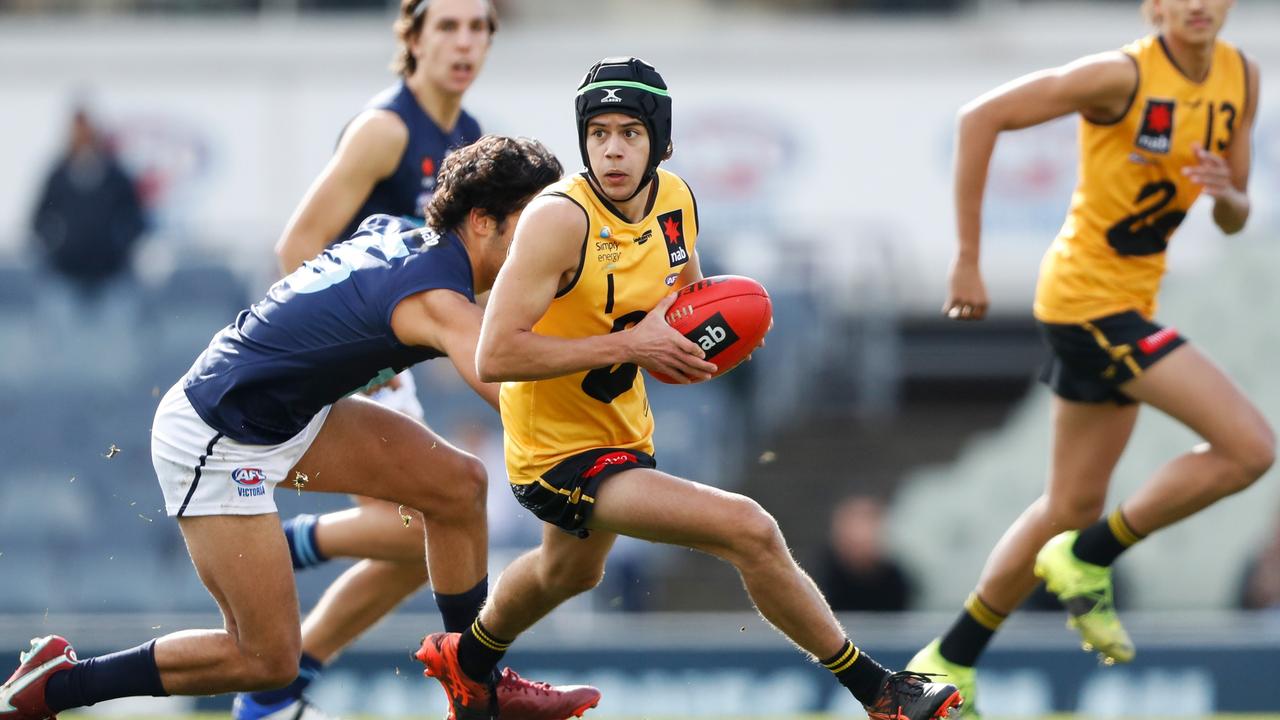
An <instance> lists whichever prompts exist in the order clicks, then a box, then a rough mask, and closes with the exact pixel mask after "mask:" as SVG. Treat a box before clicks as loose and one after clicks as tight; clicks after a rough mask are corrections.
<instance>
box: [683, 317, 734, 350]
mask: <svg viewBox="0 0 1280 720" xmlns="http://www.w3.org/2000/svg"><path fill="white" fill-rule="evenodd" d="M685 337H687V338H689V339H690V340H692V341H694V342H696V343H698V347H700V348H702V352H704V353H706V354H707V359H708V360H710V359H711V358H713V357H715V356H716V355H718V354H720V351H721V350H724V349H725V348H727V347H729V346H730V345H732V344H734V343H736V342H738V334H737V333H735V332H734V331H733V328H731V327H729V323H727V322H725V319H724V315H723V314H722V313H716V314H715V315H712V316H711V317H709V318H707V321H706V322H704V323H702V324H701V325H699V326H698V329H697V330H694V331H693V332H691V333H689V334H688V335H685Z"/></svg>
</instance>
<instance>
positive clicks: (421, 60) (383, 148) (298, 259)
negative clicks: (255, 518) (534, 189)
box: [232, 0, 497, 720]
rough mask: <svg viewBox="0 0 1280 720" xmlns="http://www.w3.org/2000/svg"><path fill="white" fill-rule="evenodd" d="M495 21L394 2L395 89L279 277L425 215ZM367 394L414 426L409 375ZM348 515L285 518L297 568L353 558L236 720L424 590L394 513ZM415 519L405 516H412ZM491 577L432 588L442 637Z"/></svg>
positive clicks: (367, 503) (446, 7)
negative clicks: (273, 684)
mask: <svg viewBox="0 0 1280 720" xmlns="http://www.w3.org/2000/svg"><path fill="white" fill-rule="evenodd" d="M496 28H497V17H496V15H495V13H494V8H493V5H492V4H491V2H490V1H489V0H401V1H400V10H399V14H398V15H397V19H396V22H395V25H394V32H395V35H396V40H397V42H396V46H397V47H396V53H395V57H394V60H393V62H392V65H391V69H392V70H393V71H394V72H395V73H396V74H397V75H398V76H399V79H398V80H397V82H396V83H395V84H393V85H392V86H391V87H388V88H386V89H385V90H383V91H382V92H380V93H378V94H377V95H376V96H374V97H373V98H372V99H371V100H370V101H369V102H368V104H367V105H366V106H365V107H364V108H363V109H362V110H361V111H360V112H359V113H358V114H357V115H356V116H355V117H354V118H352V120H351V121H350V122H349V123H348V124H347V126H346V127H345V128H344V129H343V131H342V134H341V137H340V139H339V141H338V146H337V149H336V150H335V151H334V153H333V156H332V158H331V159H330V160H329V162H328V164H327V165H326V166H325V168H324V170H323V171H322V172H321V173H320V174H319V176H317V177H316V179H315V181H314V182H313V183H312V186H311V188H310V190H309V191H308V192H307V193H306V195H305V196H304V197H303V198H302V200H301V201H300V202H299V204H298V207H297V209H296V210H294V213H293V217H292V218H291V219H290V221H289V223H288V226H287V227H286V228H285V231H284V233H283V235H282V236H281V238H280V240H279V243H278V244H277V246H276V254H277V256H278V259H279V262H280V267H281V270H282V272H283V274H288V273H290V272H292V271H294V270H296V269H297V268H298V267H300V266H301V265H302V263H303V262H305V261H307V260H310V259H312V258H314V257H315V256H316V255H318V254H319V253H320V252H321V251H323V250H324V249H325V247H327V246H328V245H330V244H332V243H335V242H340V241H342V240H345V239H347V238H348V237H350V236H351V234H352V233H353V232H354V231H355V229H356V226H357V225H358V224H359V223H360V221H361V220H362V219H364V218H366V217H369V216H370V215H375V214H387V215H392V216H397V217H421V216H422V215H423V213H424V208H426V206H427V204H428V203H429V202H430V201H431V196H432V194H433V193H434V192H435V190H436V183H437V181H438V178H437V173H438V172H439V169H440V167H441V165H442V163H443V162H444V158H445V156H446V155H447V154H448V153H449V152H450V151H452V150H454V149H456V148H459V147H463V146H465V145H468V144H470V143H472V142H475V141H476V139H477V138H479V137H480V134H481V132H480V126H479V124H478V123H477V122H476V120H475V118H473V117H472V116H471V115H470V114H469V113H467V112H466V111H465V110H464V109H463V108H462V100H463V95H464V94H465V93H466V91H467V90H468V89H469V88H470V87H471V84H472V83H473V82H474V81H475V79H476V77H477V76H478V75H479V73H480V70H481V69H482V68H483V66H484V61H485V56H486V55H487V54H488V51H489V47H490V45H491V42H492V37H493V34H494V31H495V30H496ZM366 394H367V395H368V396H369V397H371V398H372V399H373V400H374V401H376V402H379V403H381V404H383V405H385V406H387V407H390V408H392V409H395V410H399V411H401V412H405V413H408V414H409V415H411V416H413V417H415V418H417V419H419V420H422V419H423V412H422V405H421V404H420V403H419V401H418V393H417V387H416V386H415V383H414V379H413V375H412V373H410V372H408V371H405V372H402V373H400V374H398V375H396V376H395V377H394V378H390V379H388V381H387V382H386V383H383V384H381V385H378V386H372V387H370V388H368V389H367V390H366ZM352 499H353V500H354V503H355V506H354V507H352V508H350V509H347V510H343V511H340V512H331V513H328V514H325V515H322V516H317V515H314V514H311V513H303V514H300V515H296V516H294V517H292V518H289V519H287V520H285V522H284V529H285V535H286V538H287V539H288V541H289V552H290V555H291V557H292V559H293V563H294V567H295V568H297V569H304V568H309V567H314V566H317V565H319V564H322V563H324V562H326V561H328V560H329V559H331V558H337V557H344V558H354V559H357V560H358V561H359V562H357V563H356V564H355V565H353V566H352V567H350V568H348V569H347V570H346V571H345V572H344V573H343V574H342V576H341V577H340V578H339V579H338V580H337V581H335V582H334V583H333V584H332V585H331V586H330V587H329V589H328V591H327V592H326V593H325V595H324V597H323V598H322V599H321V601H320V602H319V603H318V604H317V605H316V607H315V608H314V609H313V610H311V611H310V612H309V613H308V614H307V616H306V619H305V621H304V622H303V627H302V656H301V659H300V661H299V670H298V680H297V681H296V682H294V683H292V684H290V686H289V687H288V688H285V689H282V690H277V691H270V692H265V693H257V694H243V695H240V696H238V697H237V698H236V702H235V707H234V710H233V713H232V714H233V716H234V720H259V719H260V718H265V717H270V716H271V715H273V714H274V713H276V712H285V715H286V717H291V715H289V714H288V712H287V711H288V708H289V704H290V703H291V702H292V703H303V702H305V701H304V700H303V691H304V690H305V689H306V687H307V685H308V684H309V683H310V682H311V681H312V680H314V678H315V677H317V676H318V674H319V673H320V671H321V670H322V669H323V667H324V666H325V665H326V664H327V663H329V662H331V661H332V660H333V658H334V657H335V656H336V655H337V654H338V653H339V652H341V651H342V649H343V648H345V647H346V646H347V645H349V644H350V643H351V642H353V641H354V640H355V639H356V638H357V637H358V636H359V635H360V634H361V633H362V632H364V630H366V629H367V628H368V627H369V626H371V625H373V624H374V623H375V622H377V621H378V620H379V619H380V618H382V617H383V616H384V615H386V614H387V613H388V612H390V611H391V610H392V609H393V608H395V607H396V606H397V605H399V604H400V602H401V601H402V600H404V599H405V598H406V597H408V596H409V595H411V594H413V593H414V592H417V591H418V590H419V589H420V588H421V587H422V586H423V585H424V584H425V583H426V582H427V571H426V565H425V563H424V562H423V559H422V552H423V551H422V543H421V542H418V541H417V540H415V539H414V538H413V536H412V534H409V533H404V532H402V530H403V527H402V526H401V521H400V513H399V509H398V508H397V507H396V505H395V504H394V503H387V502H383V501H381V500H377V499H374V498H370V497H367V496H363V495H356V496H353V498H352ZM411 514H412V513H411ZM488 586H489V582H488V578H487V577H484V578H481V580H480V581H479V582H478V583H477V584H476V586H475V587H468V588H463V589H462V590H460V591H456V592H452V591H450V590H449V589H447V588H446V589H443V590H442V589H441V586H439V585H437V586H436V588H435V589H436V592H437V595H436V599H437V602H438V604H439V606H440V608H441V611H442V613H443V615H444V616H445V624H446V625H447V626H450V627H458V628H459V629H461V627H465V626H466V625H467V623H469V622H470V620H471V618H472V617H474V614H475V612H476V610H477V608H479V606H480V604H481V603H483V602H484V599H485V597H486V596H487V594H488Z"/></svg>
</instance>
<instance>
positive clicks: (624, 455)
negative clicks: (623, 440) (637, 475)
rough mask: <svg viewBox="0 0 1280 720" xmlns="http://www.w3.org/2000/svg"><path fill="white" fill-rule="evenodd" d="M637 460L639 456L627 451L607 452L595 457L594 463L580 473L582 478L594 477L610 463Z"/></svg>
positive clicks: (635, 461) (616, 463) (618, 463)
mask: <svg viewBox="0 0 1280 720" xmlns="http://www.w3.org/2000/svg"><path fill="white" fill-rule="evenodd" d="M638 462H640V458H638V457H636V456H635V454H634V453H629V452H626V451H619V452H615V453H609V454H608V455H601V456H600V457H598V458H596V463H595V465H592V466H591V469H590V470H588V471H586V472H584V473H582V477H584V478H592V477H595V476H596V475H599V474H600V471H601V470H604V469H605V468H607V467H609V466H610V465H621V464H623V463H638Z"/></svg>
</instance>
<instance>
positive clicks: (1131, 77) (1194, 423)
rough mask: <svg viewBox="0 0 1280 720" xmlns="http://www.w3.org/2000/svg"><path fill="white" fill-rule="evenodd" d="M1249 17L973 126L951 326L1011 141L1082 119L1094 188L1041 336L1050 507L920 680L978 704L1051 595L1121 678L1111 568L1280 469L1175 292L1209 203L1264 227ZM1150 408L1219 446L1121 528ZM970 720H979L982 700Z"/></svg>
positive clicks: (983, 300)
mask: <svg viewBox="0 0 1280 720" xmlns="http://www.w3.org/2000/svg"><path fill="white" fill-rule="evenodd" d="M1232 5H1233V2H1232V0H1154V1H1150V2H1148V3H1147V5H1146V7H1145V8H1144V9H1145V11H1146V13H1147V17H1148V19H1149V20H1150V21H1151V22H1152V24H1153V25H1154V26H1155V28H1156V30H1157V31H1156V33H1155V34H1153V35H1150V36H1148V37H1145V38H1142V39H1141V40H1138V41H1137V42H1134V43H1132V44H1131V45H1128V46H1126V47H1124V48H1123V49H1121V50H1120V51H1118V52H1105V53H1101V54H1098V55H1090V56H1087V57H1084V58H1081V59H1079V60H1076V61H1075V62H1072V63H1070V64H1067V65H1064V66H1062V67H1059V68H1054V69H1051V70H1045V71H1042V72H1037V73H1033V74H1031V75H1028V76H1026V77H1023V78H1020V79H1018V80H1015V81H1013V82H1011V83H1009V84H1007V85H1004V86H1001V87H999V88H996V89H995V90H993V91H991V92H990V93H987V94H986V95H983V96H982V97H980V98H978V99H977V100H975V101H973V102H972V103H970V104H969V105H967V106H965V108H964V109H963V110H962V111H961V113H960V118H959V128H958V134H957V143H956V160H955V207H956V228H957V232H958V234H959V244H958V250H957V254H956V257H955V260H954V262H953V264H952V269H951V279H950V283H951V285H950V294H949V297H948V299H947V302H946V305H945V306H944V308H943V311H944V312H945V313H946V314H947V316H948V317H951V318H955V319H958V320H979V319H981V318H982V317H983V315H984V314H985V313H986V311H987V293H986V290H985V288H984V287H983V283H982V274H981V272H980V270H979V265H978V248H979V239H980V236H981V225H982V222H981V208H982V195H983V189H984V185H985V183H986V177H987V166H988V163H989V161H990V159H991V153H992V150H993V148H994V146H995V142H996V136H997V135H998V134H999V133H1000V132H1001V131H1004V130H1016V129H1019V128H1025V127H1030V126H1032V125H1036V124H1039V123H1043V122H1045V121H1048V120H1051V119H1053V118H1056V117H1059V116H1061V115H1065V114H1067V113H1078V114H1079V115H1080V118H1081V119H1080V152H1081V158H1080V165H1079V167H1080V171H1079V172H1080V177H1079V185H1078V187H1077V188H1076V191H1075V194H1074V196H1073V197H1072V200H1071V208H1070V210H1069V212H1068V215H1067V219H1066V222H1065V223H1064V224H1063V226H1062V230H1061V231H1060V232H1059V234H1058V237H1057V238H1056V239H1055V240H1054V241H1053V244H1052V245H1050V247H1049V250H1048V252H1046V253H1045V256H1044V260H1043V262H1042V264H1041V266H1040V280H1039V284H1038V286H1037V290H1036V298H1035V317H1036V320H1037V321H1038V323H1039V325H1040V327H1041V329H1042V331H1043V335H1044V337H1045V339H1046V341H1047V342H1048V345H1049V347H1050V349H1051V359H1050V360H1049V362H1048V364H1047V365H1046V367H1045V368H1044V372H1043V373H1042V375H1041V379H1042V380H1043V381H1044V382H1045V383H1046V384H1048V385H1049V387H1050V388H1051V389H1052V391H1053V393H1054V395H1055V397H1054V399H1053V453H1052V459H1051V465H1050V473H1049V479H1048V484H1047V487H1046V489H1045V491H1044V494H1043V495H1042V496H1041V497H1040V498H1039V499H1038V500H1036V501H1035V502H1034V503H1032V505H1031V506H1030V507H1029V508H1027V509H1026V511H1024V512H1023V513H1022V515H1021V517H1019V518H1018V519H1017V520H1016V521H1015V522H1014V523H1013V525H1012V526H1011V527H1010V528H1009V529H1008V531H1006V532H1005V534H1004V537H1002V538H1001V539H1000V541H999V543H998V544H997V545H996V547H995V549H994V550H993V551H992V553H991V555H990V557H989V558H988V559H987V564H986V567H985V569H984V570H983V571H982V576H981V577H980V578H979V580H978V586H977V588H976V590H975V591H974V592H973V594H971V595H970V596H969V599H968V600H967V601H966V602H965V607H964V611H963V612H962V613H961V614H960V616H959V618H958V619H957V620H956V622H955V624H954V625H953V626H952V627H951V628H950V630H948V631H947V633H946V634H945V635H943V636H942V637H941V638H939V639H938V640H936V641H934V642H933V643H931V644H930V645H928V646H927V647H925V648H924V649H923V650H921V651H920V653H919V654H917V655H916V657H915V658H914V659H913V660H912V661H911V662H910V663H909V664H908V667H909V668H910V669H912V670H918V671H921V672H941V673H946V675H947V676H948V677H949V678H950V679H952V680H953V681H955V682H956V684H957V685H958V686H960V689H961V692H965V690H966V688H967V689H970V690H971V689H972V687H973V682H974V670H973V666H974V664H975V663H976V661H977V659H978V656H979V655H980V654H981V652H982V651H983V649H984V648H985V647H986V645H987V643H988V642H989V641H990V639H991V637H992V635H993V634H994V633H995V631H996V629H997V628H999V626H1000V623H1001V622H1002V621H1003V620H1004V619H1005V617H1006V616H1007V615H1008V614H1009V613H1010V612H1011V611H1012V610H1013V609H1015V608H1016V607H1018V605H1019V604H1020V603H1021V602H1022V601H1023V599H1025V598H1026V597H1027V595H1028V594H1030V592H1031V591H1032V590H1033V589H1034V587H1035V585H1036V582H1037V578H1040V579H1043V580H1044V581H1045V583H1046V585H1047V587H1048V589H1049V590H1050V591H1051V592H1053V593H1055V594H1056V595H1057V596H1058V598H1059V599H1060V600H1062V602H1063V604H1064V605H1065V606H1066V608H1067V612H1068V614H1069V620H1068V624H1069V626H1071V627H1072V628H1074V629H1075V630H1076V631H1078V632H1079V633H1080V635H1081V638H1082V644H1083V646H1084V648H1085V649H1086V650H1087V651H1089V650H1096V651H1097V652H1098V653H1099V654H1100V656H1101V657H1102V659H1103V661H1104V662H1105V663H1107V664H1110V663H1114V662H1128V661H1129V660H1131V659H1132V658H1133V655H1134V648H1133V644H1132V643H1131V642H1130V640H1129V636H1128V634H1127V633H1126V632H1125V631H1124V628H1123V627H1122V626H1121V625H1120V622H1119V620H1118V619H1117V617H1116V613H1115V607H1114V603H1113V601H1112V587H1111V564H1112V563H1113V562H1114V561H1115V560H1116V558H1117V557H1118V556H1119V555H1120V554H1121V553H1122V552H1124V550H1125V549H1126V548H1128V547H1130V546H1131V545H1133V544H1134V543H1136V542H1138V541H1139V540H1141V539H1142V538H1144V537H1146V536H1147V535H1149V534H1150V533H1152V532H1154V531H1156V530H1159V529H1160V528H1163V527H1166V526H1168V525H1170V524H1172V523H1175V522H1177V521H1179V520H1181V519H1183V518H1185V517H1187V516H1189V515H1191V514H1193V513H1195V512H1197V511H1199V510H1201V509H1203V508H1205V507H1207V506H1209V505H1211V504H1212V503H1214V502H1216V501H1217V500H1219V499H1221V498H1223V497H1226V496H1228V495H1231V494H1232V493H1236V492H1239V491H1240V490H1243V489H1245V488H1247V487H1249V485H1250V484H1252V483H1253V482H1254V481H1255V480H1257V479H1258V478H1259V477H1260V476H1261V475H1262V474H1263V473H1264V472H1266V470H1267V469H1268V468H1269V467H1270V466H1271V463H1272V461H1273V459H1274V456H1275V437H1274V435H1273V433H1272V430H1271V427H1270V425H1269V424H1268V423H1267V420H1266V419H1265V418H1264V417H1263V416H1262V414H1261V413H1260V412H1259V411H1258V409H1257V408H1256V407H1254V405H1253V404H1252V403H1251V402H1250V401H1249V400H1248V399H1247V398H1246V397H1245V396H1244V394H1243V393H1241V391H1240V389H1239V388H1238V387H1236V385H1235V384H1234V383H1232V381H1231V380H1230V379H1229V378H1228V377H1227V376H1226V375H1225V374H1223V371H1222V370H1221V369H1219V368H1218V367H1217V366H1216V365H1214V364H1213V362H1211V361H1210V360H1209V359H1208V358H1207V357H1206V356H1205V355H1204V354H1202V353H1201V352H1200V350H1198V349H1197V348H1195V347H1193V346H1192V345H1190V344H1188V343H1186V342H1185V341H1184V340H1183V338H1181V337H1180V336H1179V335H1178V333H1177V331H1176V330H1174V329H1173V328H1172V327H1165V326H1161V325H1159V324H1156V322H1155V320H1154V316H1155V311H1156V292H1157V290H1158V289H1159V285H1160V279H1161V276H1162V275H1163V274H1164V262H1165V260H1164V258H1165V255H1164V251H1165V247H1166V244H1167V243H1168V242H1169V238H1170V236H1171V235H1172V234H1173V231H1174V230H1175V229H1176V228H1177V227H1178V224H1179V223H1180V222H1181V221H1182V219H1183V217H1184V216H1185V214H1186V212H1187V210H1188V209H1189V208H1190V207H1191V204H1192V203H1193V202H1195V200H1196V198H1197V197H1199V196H1200V195H1201V194H1202V193H1203V194H1205V195H1208V196H1209V198H1210V199H1211V201H1212V203H1213V219H1214V222H1215V223H1217V225H1218V227H1219V228H1221V229H1222V231H1223V232H1226V233H1235V232H1238V231H1239V230H1240V229H1241V228H1243V227H1244V224H1245V220H1246V219H1247V218H1248V217H1249V196H1248V195H1247V194H1246V185H1247V182H1248V178H1249V151H1250V134H1251V131H1252V129H1253V122H1254V114H1255V109H1256V108H1257V106H1258V85H1259V83H1258V67H1257V64H1256V63H1254V62H1253V61H1251V60H1249V59H1248V57H1247V56H1245V55H1244V54H1243V53H1242V52H1240V51H1239V50H1237V49H1236V48H1235V47H1233V46H1232V45H1230V44H1229V43H1227V42H1225V41H1223V40H1220V39H1218V32H1219V30H1220V29H1221V28H1222V25H1223V23H1224V21H1225V20H1226V18H1227V12H1228V10H1230V8H1231V6H1232ZM1140 403H1146V404H1148V405H1150V406H1152V407H1154V408H1156V409H1158V410H1160V411H1162V412H1164V413H1165V414H1167V415H1169V416H1170V417H1172V418H1174V419H1176V420H1178V421H1180V422H1182V423H1183V424H1184V425H1186V426H1187V427H1188V428H1189V429H1191V430H1193V431H1195V432H1196V433H1197V434H1199V435H1200V436H1201V437H1202V438H1203V439H1204V440H1205V443H1204V444H1201V445H1198V446H1196V447H1195V448H1194V449H1192V450H1189V451H1187V452H1186V453H1184V454H1182V455H1179V456H1178V457H1175V458H1173V459H1172V460H1170V461H1169V462H1167V463H1165V464H1164V465H1163V466H1161V467H1159V468H1157V469H1156V471H1155V473H1154V474H1152V476H1151V478H1150V479H1149V480H1148V481H1147V482H1146V483H1145V484H1144V485H1143V486H1142V487H1141V488H1140V489H1139V490H1138V491H1137V492H1136V493H1135V494H1134V495H1133V496H1131V497H1129V498H1126V499H1125V500H1124V501H1123V502H1121V503H1120V505H1119V506H1118V507H1116V508H1115V509H1114V510H1113V511H1112V512H1111V513H1110V514H1108V515H1106V516H1105V517H1104V516H1103V510H1104V503H1105V501H1106V497H1107V486H1108V485H1109V484H1110V480H1111V473H1112V471H1113V470H1114V468H1115V465H1116V463H1117V461H1118V460H1119V458H1120V454H1121V452H1122V451H1123V450H1124V447H1125V444H1126V443H1127V442H1128V440H1129V435H1130V433H1131V432H1132V430H1133V426H1134V421H1135V420H1137V417H1138V407H1139V404H1140ZM966 698H968V699H969V701H970V702H969V703H968V705H967V708H966V710H967V712H970V713H975V714H976V705H975V704H974V702H973V700H974V697H973V693H972V692H968V693H966Z"/></svg>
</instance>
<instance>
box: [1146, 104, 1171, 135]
mask: <svg viewBox="0 0 1280 720" xmlns="http://www.w3.org/2000/svg"><path fill="white" fill-rule="evenodd" d="M1172 119H1173V118H1171V117H1169V106H1168V105H1153V106H1152V107H1151V112H1150V113H1147V127H1149V128H1151V132H1155V133H1163V132H1168V131H1169V125H1170V124H1171V121H1172Z"/></svg>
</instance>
